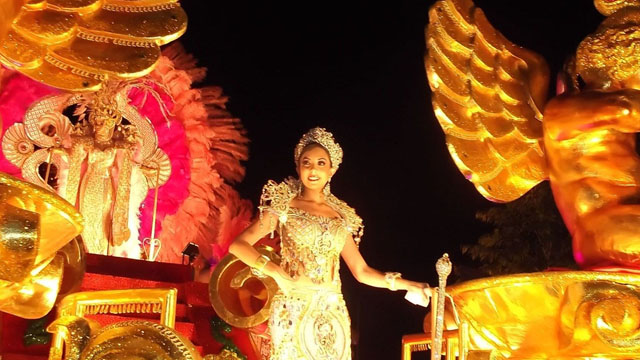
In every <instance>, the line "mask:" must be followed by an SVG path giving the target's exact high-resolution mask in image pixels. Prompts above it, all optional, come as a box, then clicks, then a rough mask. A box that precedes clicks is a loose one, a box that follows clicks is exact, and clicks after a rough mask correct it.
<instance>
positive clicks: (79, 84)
mask: <svg viewBox="0 0 640 360" xmlns="http://www.w3.org/2000/svg"><path fill="white" fill-rule="evenodd" d="M186 25H187V16H186V14H185V12H184V10H183V9H182V8H181V7H180V4H179V2H178V0H3V1H0V63H1V64H3V65H5V66H7V67H9V68H12V69H15V70H18V71H20V72H22V73H23V74H25V75H27V76H29V77H31V78H33V79H35V80H37V81H40V82H43V83H45V84H47V85H50V86H53V87H57V88H60V89H64V90H69V91H89V90H91V91H95V90H97V89H98V88H99V87H100V84H101V82H104V81H105V80H107V79H115V80H118V79H120V80H126V79H132V78H138V77H141V76H144V75H146V74H148V73H149V72H151V70H152V69H153V67H154V65H155V64H156V62H157V61H158V59H159V57H160V46H161V45H164V44H166V43H168V42H171V41H173V40H175V39H177V38H178V37H180V36H181V35H182V34H183V33H184V32H185V30H186Z"/></svg>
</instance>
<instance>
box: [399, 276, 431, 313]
mask: <svg viewBox="0 0 640 360" xmlns="http://www.w3.org/2000/svg"><path fill="white" fill-rule="evenodd" d="M404 298H405V299H407V301H409V302H411V303H413V304H416V305H420V306H424V307H427V306H429V302H430V299H431V291H430V288H429V284H427V283H419V282H415V281H412V282H410V283H409V284H408V285H407V295H405V297H404Z"/></svg>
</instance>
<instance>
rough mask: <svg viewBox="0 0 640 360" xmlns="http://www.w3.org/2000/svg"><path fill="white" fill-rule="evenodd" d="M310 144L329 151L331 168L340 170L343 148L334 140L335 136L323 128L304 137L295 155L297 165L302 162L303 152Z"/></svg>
mask: <svg viewBox="0 0 640 360" xmlns="http://www.w3.org/2000/svg"><path fill="white" fill-rule="evenodd" d="M310 144H318V145H320V146H322V147H323V148H324V149H325V150H327V152H328V153H329V157H330V160H331V168H332V169H338V166H340V164H341V163H342V148H341V147H340V144H338V143H337V142H336V140H335V139H334V138H333V134H332V133H330V132H328V131H327V130H326V129H325V128H321V127H315V128H313V129H311V130H309V131H307V133H306V134H304V135H302V138H300V141H299V142H298V145H296V148H295V150H294V153H293V155H294V160H295V162H296V164H297V163H298V160H300V155H302V150H304V148H305V147H306V146H307V145H310Z"/></svg>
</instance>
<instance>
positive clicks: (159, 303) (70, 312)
mask: <svg viewBox="0 0 640 360" xmlns="http://www.w3.org/2000/svg"><path fill="white" fill-rule="evenodd" d="M177 297H178V290H177V289H134V290H104V291H86V292H78V293H74V294H71V295H68V296H66V297H65V298H64V299H62V301H60V304H59V305H58V317H59V318H60V317H63V316H79V317H84V316H85V315H99V314H113V315H119V314H159V315H160V323H161V324H162V325H164V326H166V327H169V328H173V327H174V326H175V322H176V303H177ZM63 349H64V339H63V337H62V336H61V335H60V334H57V333H56V334H54V335H53V339H52V343H51V351H50V352H49V360H62V354H63Z"/></svg>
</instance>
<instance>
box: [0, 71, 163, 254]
mask: <svg viewBox="0 0 640 360" xmlns="http://www.w3.org/2000/svg"><path fill="white" fill-rule="evenodd" d="M132 86H135V85H134V84H127V83H110V84H108V85H105V86H104V87H103V88H102V89H101V90H99V91H98V92H95V93H82V94H77V95H72V94H63V95H58V96H52V97H47V98H44V99H42V100H39V101H37V102H36V103H34V104H33V105H32V106H31V107H30V109H29V110H28V111H27V113H26V114H25V116H24V123H18V124H14V125H13V126H11V127H10V128H9V129H7V132H6V134H5V136H4V138H3V141H2V148H3V152H4V154H5V156H6V158H7V159H8V160H9V161H11V162H12V163H13V164H14V165H16V166H18V167H20V168H21V169H22V175H23V177H24V178H25V179H26V180H28V181H30V182H33V183H34V184H37V185H40V186H42V187H45V188H48V189H50V190H52V191H57V192H58V194H60V195H61V196H62V197H64V198H65V199H66V200H67V201H69V202H70V203H71V204H74V205H76V206H77V207H78V209H79V210H80V212H81V214H82V216H83V217H84V218H85V224H86V225H85V227H84V230H83V232H82V238H83V240H84V243H85V245H86V248H87V250H88V251H89V252H90V253H96V254H104V255H107V254H109V255H118V256H127V257H132V258H140V257H141V248H140V246H139V241H138V231H137V222H136V221H135V218H137V216H138V213H137V212H138V210H137V209H138V208H139V207H140V204H141V203H142V201H143V200H144V198H145V196H146V195H147V192H148V190H149V189H151V188H154V187H156V186H160V185H162V184H163V183H164V182H166V181H167V179H168V178H169V176H170V174H171V164H170V162H169V158H168V157H167V156H166V154H164V152H163V151H162V150H160V149H158V148H157V143H158V140H157V137H156V134H155V130H154V129H153V126H152V124H151V123H150V122H149V120H148V119H146V118H144V117H142V116H141V115H140V114H139V113H138V111H137V110H136V109H135V107H133V106H132V105H129V104H128V97H127V94H128V91H129V89H130V88H131V87H132ZM71 106H75V107H76V109H77V111H76V115H77V116H78V117H79V121H78V123H77V124H75V125H73V124H72V123H71V121H70V120H69V118H68V117H67V116H65V115H64V114H63V112H64V111H65V110H66V109H67V108H69V107H71ZM123 119H126V120H127V124H125V123H123ZM36 148H38V150H35V149H36ZM43 164H52V165H47V166H54V167H55V170H56V176H55V181H53V182H54V184H51V182H52V181H51V179H47V178H46V171H45V172H44V174H43V171H40V168H41V165H43ZM53 185H55V186H53Z"/></svg>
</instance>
